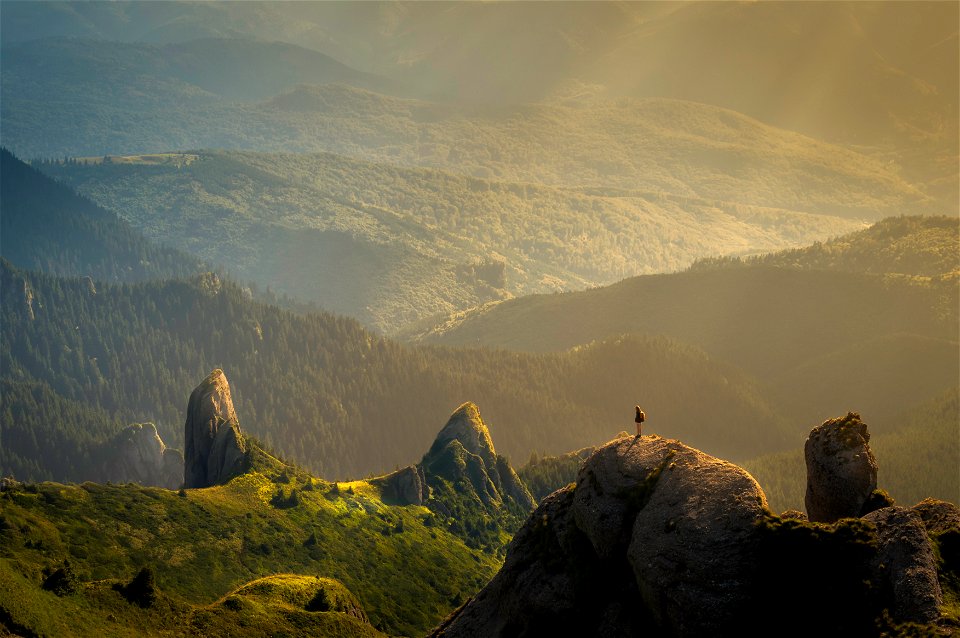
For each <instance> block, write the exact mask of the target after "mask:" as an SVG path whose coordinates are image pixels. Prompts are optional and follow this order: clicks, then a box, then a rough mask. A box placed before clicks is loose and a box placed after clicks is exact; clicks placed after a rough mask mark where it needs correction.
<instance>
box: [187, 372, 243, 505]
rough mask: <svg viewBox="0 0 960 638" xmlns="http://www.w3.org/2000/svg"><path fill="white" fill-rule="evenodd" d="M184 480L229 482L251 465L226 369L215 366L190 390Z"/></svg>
mask: <svg viewBox="0 0 960 638" xmlns="http://www.w3.org/2000/svg"><path fill="white" fill-rule="evenodd" d="M184 442H185V451H184V484H185V486H186V487H188V488H193V487H210V486H211V485H220V484H222V483H226V482H227V481H229V480H230V479H231V478H233V477H234V476H237V475H238V474H242V473H243V472H244V471H245V470H246V467H247V454H246V451H247V448H246V442H245V441H244V438H243V434H242V433H241V432H240V423H239V422H238V420H237V414H236V412H235V411H234V409H233V400H232V399H231V398H230V384H229V383H227V377H226V375H225V374H224V373H223V370H220V369H219V368H218V369H216V370H214V371H213V372H211V373H210V375H209V376H207V378H206V379H204V380H203V382H202V383H200V385H198V386H197V387H196V388H195V389H194V391H193V392H192V393H191V394H190V401H189V403H188V404H187V420H186V423H185V425H184Z"/></svg>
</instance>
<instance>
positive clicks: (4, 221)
mask: <svg viewBox="0 0 960 638" xmlns="http://www.w3.org/2000/svg"><path fill="white" fill-rule="evenodd" d="M0 209H2V211H3V214H2V215H0V255H3V257H4V258H5V259H8V260H10V261H12V262H14V263H16V264H18V265H19V266H21V267H23V268H29V269H33V270H43V271H45V272H49V273H54V274H59V275H74V276H79V275H85V276H89V277H92V278H93V279H96V280H107V281H141V280H144V279H159V278H167V277H180V276H186V275H190V274H194V273H197V272H200V271H201V270H202V267H201V264H200V261H199V260H198V259H196V258H194V257H191V256H189V255H187V254H186V253H183V252H180V251H177V250H174V249H171V248H164V247H162V244H163V242H162V241H160V242H159V245H158V244H157V243H153V242H151V241H149V240H147V239H144V237H143V236H142V235H141V234H140V233H139V232H137V231H135V230H133V229H132V228H130V226H129V225H128V224H127V223H126V222H124V221H123V220H122V219H119V218H118V217H117V215H115V214H114V213H112V212H110V211H107V210H104V209H103V208H100V207H99V206H97V205H96V204H94V203H93V202H91V201H90V200H88V199H85V198H83V197H78V196H77V195H76V193H74V191H73V189H71V188H70V187H68V186H64V185H62V184H59V183H57V182H55V181H54V180H51V179H50V178H49V177H47V176H45V175H43V174H41V173H40V172H39V171H37V170H36V169H35V168H32V167H30V166H28V165H27V164H24V163H23V162H21V161H20V160H18V159H17V158H15V157H14V156H13V155H12V154H11V153H10V152H9V151H7V150H6V149H0Z"/></svg>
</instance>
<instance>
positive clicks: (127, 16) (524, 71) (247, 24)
mask: <svg viewBox="0 0 960 638" xmlns="http://www.w3.org/2000/svg"><path fill="white" fill-rule="evenodd" d="M4 18H5V19H4V21H3V31H4V37H3V42H4V48H5V49H7V50H16V49H17V48H21V49H23V48H29V47H30V46H36V39H37V38H47V40H46V42H47V43H48V44H47V45H46V46H47V47H53V48H56V47H57V46H59V45H55V44H50V43H52V42H56V41H57V40H56V39H57V38H59V39H60V41H69V40H64V36H80V37H84V38H87V41H88V42H94V41H93V40H92V39H93V38H96V39H99V40H106V41H113V42H114V43H115V45H114V46H115V48H120V47H132V46H139V47H141V48H142V49H143V48H147V49H149V48H151V47H153V48H157V49H159V48H161V47H165V48H166V49H167V50H168V51H169V55H170V56H171V57H172V58H173V59H177V58H178V56H182V55H183V54H182V53H180V52H179V51H178V47H181V48H183V49H184V50H187V49H189V48H190V47H191V46H194V45H192V44H191V43H193V42H196V41H206V42H211V41H219V42H221V43H222V48H223V51H229V50H231V49H236V50H237V51H243V50H245V49H248V48H250V47H253V46H261V45H263V44H265V43H270V45H269V47H266V49H267V50H266V51H265V55H266V57H267V58H270V59H273V60H274V61H275V62H274V63H273V66H271V67H270V68H269V69H268V70H267V71H266V72H263V73H260V74H259V80H258V81H257V82H252V83H250V86H247V87H244V86H242V83H237V82H231V83H230V85H229V86H227V87H226V88H224V87H221V88H220V89H219V90H221V91H223V93H224V94H225V95H229V94H231V93H236V94H237V95H240V94H245V92H248V91H249V90H250V88H252V87H253V86H255V85H259V84H260V83H266V84H267V85H272V83H275V82H276V81H280V80H282V82H281V83H282V84H283V85H284V87H285V88H289V87H290V86H294V85H296V84H302V83H315V82H316V77H315V76H311V75H310V73H309V66H311V65H308V67H303V66H302V65H300V64H299V62H298V60H299V59H300V58H302V57H309V56H313V57H315V58H317V59H318V60H320V61H319V62H317V63H316V64H315V66H316V67H317V68H330V67H331V65H330V63H329V62H327V61H324V60H323V59H322V58H320V56H323V55H329V56H333V57H334V58H336V59H337V60H341V61H343V62H344V63H345V64H347V65H349V66H352V67H354V68H356V69H362V70H363V72H364V73H367V74H379V76H380V77H381V78H388V80H386V82H388V83H389V82H393V83H395V84H396V85H397V86H400V87H402V91H403V92H405V93H406V94H409V95H416V96H418V97H420V98H422V99H427V100H433V101H440V102H453V103H456V104H460V105H477V104H480V105H493V106H503V105H505V104H518V103H530V102H539V103H555V104H566V105H580V106H584V105H590V104H595V103H598V102H601V103H602V102H605V101H609V100H611V99H617V98H620V97H631V98H648V97H660V98H672V99H679V100H684V101H691V102H699V103H704V104H712V105H715V106H719V107H723V108H726V109H732V110H734V111H737V112H739V113H742V114H744V115H748V116H750V117H752V118H756V119H757V120H760V121H763V122H766V123H768V124H771V125H774V126H778V127H781V128H785V129H789V130H795V131H800V132H803V133H805V134H807V135H812V136H814V137H817V138H820V139H824V140H829V141H831V142H835V143H840V144H845V145H855V146H856V147H857V149H858V150H859V151H860V152H861V153H862V154H864V155H868V156H871V157H872V158H874V159H876V160H878V161H880V162H889V161H892V162H894V163H895V164H896V165H898V166H899V167H900V169H901V171H902V174H903V177H904V178H905V179H906V181H908V182H910V183H912V184H914V185H916V186H918V187H919V188H920V189H921V190H923V191H924V192H926V193H927V194H928V195H929V196H931V197H932V198H933V199H935V200H937V201H938V202H939V210H940V212H948V213H951V214H955V213H956V210H957V209H956V202H957V194H958V184H960V178H958V172H957V171H956V158H957V156H958V153H960V149H958V137H957V121H958V120H957V103H956V100H955V99H953V96H955V95H956V94H957V90H958V86H957V77H960V72H958V62H957V60H958V56H957V51H958V47H960V44H958V40H957V32H956V30H955V29H954V28H953V26H954V25H955V24H956V22H957V9H956V7H955V6H954V5H953V4H952V3H942V2H941V3H922V4H917V3H884V4H882V5H876V4H869V3H867V4H864V3H851V2H833V3H822V4H818V5H805V4H796V5H794V4H789V3H780V4H773V5H767V4H759V5H758V4H753V3H746V4H733V3H721V4H718V3H710V2H707V3H703V2H691V3H684V4H680V5H678V4H675V3H651V2H648V3H627V4H615V3H608V4H605V5H577V4H546V5H537V4H534V5H513V4H505V5H499V4H492V5H490V4H484V3H461V4H458V5H452V6H450V7H447V6H445V5H444V6H443V7H440V6H434V5H432V4H429V3H426V4H416V3H413V4H406V3H394V4H392V5H389V6H387V5H383V4H379V3H378V4H372V5H370V4H362V5H342V6H341V5H336V4H330V3H319V4H307V5H303V4H300V5H290V4H279V5H277V4H272V5H271V4H267V5H263V4H260V3H252V4H251V3H244V4H241V5H223V6H221V5H212V6H211V5H205V4H203V3H178V4H177V5H174V6H163V7H161V8H157V9H154V10H150V11H144V10H142V8H141V7H139V6H138V5H137V3H111V5H110V6H109V7H106V6H97V5H89V6H86V5H71V4H69V3H63V4H61V3H41V4H38V5H33V4H29V3H23V4H20V3H13V4H8V5H7V6H6V7H5V9H4ZM518 24H520V25H526V27H525V28H522V29H517V28H516V26H515V25H518ZM451 33H456V34H470V37H453V38H451V37H450V34H451ZM117 40H123V41H125V42H126V43H127V44H122V45H121V44H116V41H117ZM231 40H232V41H231ZM31 41H33V42H31ZM131 42H139V43H144V42H149V43H153V44H137V45H132V44H130V43H131ZM251 43H252V44H251ZM492 43H496V44H495V45H493V44H492ZM291 45H294V46H296V47H298V51H299V52H298V53H297V54H295V55H283V54H279V49H280V48H283V47H286V48H287V49H290V47H291ZM89 46H90V47H92V48H96V46H100V45H98V44H95V43H94V44H91V45H89ZM270 47H272V50H270ZM42 50H43V49H42V47H40V48H39V51H40V52H41V53H42ZM321 51H322V52H323V53H322V54H321V53H320V52H321ZM88 55H89V52H88V51H85V50H83V48H81V49H80V50H79V51H77V52H76V53H75V55H73V56H72V57H75V58H83V57H85V56H88ZM188 55H189V54H188ZM221 55H222V54H221V53H220V52H218V51H214V52H212V53H211V54H210V55H209V56H206V57H209V59H210V60H216V59H218V58H220V57H221ZM233 55H235V56H236V57H237V59H238V60H242V61H243V62H242V63H241V64H240V65H238V66H240V67H241V69H240V73H239V75H238V74H237V72H236V71H235V70H233V69H229V68H227V69H223V72H222V73H220V74H219V77H213V80H214V81H213V84H212V85H209V86H210V87H211V88H212V87H215V86H216V85H217V84H218V83H219V84H223V82H221V80H223V79H227V78H240V79H242V78H245V77H247V76H246V75H244V71H243V68H242V67H249V68H250V69H255V68H259V67H258V66H257V64H256V61H254V64H248V62H249V58H248V57H244V56H243V55H237V54H233ZM4 57H5V70H4V75H5V76H7V75H8V70H12V69H13V68H14V67H13V66H11V64H12V63H11V60H12V58H11V56H9V55H8V53H7V52H6V51H5V54H4ZM129 57H131V58H136V57H138V56H137V55H134V56H129ZM518 60H519V61H522V63H520V64H518V63H517V61H518ZM48 61H49V62H51V64H50V65H48V66H47V67H46V69H47V71H49V70H51V69H55V68H56V67H58V66H60V65H61V64H63V61H62V60H57V59H56V58H55V57H54V58H53V59H49V60H48ZM205 64H206V60H205V59H202V58H201V59H199V60H198V65H197V66H198V68H200V67H203V66H204V65H205ZM222 68H223V67H222V65H221V69H222ZM107 71H108V72H109V69H108V70H107ZM28 75H29V74H28ZM34 75H36V74H34ZM325 77H334V78H335V79H334V81H341V80H342V79H343V77H342V76H341V77H335V75H328V76H325ZM346 78H347V81H348V82H350V83H353V84H354V85H364V84H363V83H364V81H365V80H364V79H363V78H359V79H358V78H357V76H356V74H351V75H348V76H346ZM324 81H330V80H328V79H324ZM200 84H201V85H202V84H203V82H201V83H200ZM365 86H370V83H369V82H367V84H365ZM24 88H25V89H27V88H28V87H24ZM148 88H150V87H148ZM4 89H5V91H4V93H5V104H4V105H3V106H4V119H5V120H6V126H5V140H7V141H6V143H7V144H12V141H11V140H17V143H15V144H13V147H14V148H15V150H16V151H18V152H22V153H26V154H27V155H28V156H31V157H34V156H37V155H41V154H42V155H56V156H60V155H62V154H63V153H68V154H73V155H77V154H79V155H84V154H86V155H90V154H104V153H141V152H151V151H152V152H156V151H158V150H160V149H170V148H200V147H229V146H235V145H236V144H230V143H226V142H225V140H226V139H230V135H229V132H230V131H231V129H234V130H235V129H236V124H237V123H239V122H243V124H244V127H243V128H245V129H247V130H249V137H248V138H247V140H248V144H247V146H246V147H247V148H259V149H261V150H271V149H267V148H266V147H265V146H264V144H269V142H270V138H269V135H262V134H260V133H259V132H256V131H253V130H251V129H253V128H256V127H254V126H252V125H253V123H254V120H256V119H257V118H259V117H261V116H259V115H256V114H254V113H252V112H250V111H248V110H244V109H236V108H226V110H223V111H221V112H220V113H219V114H218V115H217V116H215V117H206V118H204V117H203V116H202V114H201V113H199V112H198V111H196V110H191V109H189V108H188V109H187V110H186V111H184V110H183V109H181V108H180V106H179V105H178V104H177V103H176V101H171V102H170V103H169V104H168V105H167V108H166V109H164V110H157V109H155V108H152V107H151V106H150V101H151V100H153V101H160V102H163V101H164V100H165V99H166V98H165V95H164V94H171V93H172V94H175V93H180V94H181V96H180V100H179V101H180V102H184V103H186V102H189V101H190V99H192V98H191V97H190V95H189V93H190V90H189V89H187V88H186V86H185V85H183V84H182V83H181V84H179V85H178V84H176V83H170V82H155V83H154V86H153V87H152V88H150V90H148V91H147V94H148V95H149V100H147V101H146V103H141V104H140V107H141V108H140V109H139V110H141V111H153V113H154V114H155V116H154V117H152V118H150V119H148V120H140V121H137V122H136V125H135V128H137V129H138V130H137V131H136V133H134V132H133V131H131V130H126V131H123V130H116V128H115V129H114V130H112V131H111V130H109V129H108V128H107V127H103V126H102V122H101V121H99V118H97V117H91V118H90V119H89V120H87V123H88V126H87V127H86V130H85V131H83V132H82V133H81V132H80V131H73V130H71V129H69V128H68V127H62V126H59V123H58V119H59V118H58V117H57V116H56V114H55V111H56V109H58V108H60V107H59V106H57V105H56V103H57V102H58V100H57V99H55V96H56V95H57V94H58V91H56V90H54V91H52V92H51V98H54V99H51V100H41V101H31V102H30V103H28V104H24V103H19V104H18V103H17V100H18V95H17V94H18V91H17V90H13V91H11V90H10V89H11V87H10V86H8V85H5V86H4ZM30 90H32V89H30ZM201 90H203V89H201ZM375 90H388V89H384V88H383V85H382V84H381V85H380V87H379V88H377V89H375ZM65 92H67V93H69V91H64V90H60V91H59V94H63V93H65ZM81 92H82V91H81ZM278 92H279V91H278ZM388 92H398V91H393V90H392V89H390V90H388ZM109 93H112V97H113V98H114V99H117V98H124V97H125V96H123V95H122V91H111V92H109ZM206 93H207V97H210V96H212V95H213V93H210V92H209V91H206ZM75 97H80V96H79V95H76V96H75ZM126 97H131V96H126ZM194 97H196V96H194ZM11 100H12V102H11ZM8 103H10V104H8ZM11 105H12V108H11ZM222 106H223V105H221V107H222ZM144 107H146V108H144ZM22 109H26V112H30V109H33V117H34V122H35V123H38V124H39V123H40V122H44V124H43V125H42V126H36V127H32V126H31V125H30V123H29V122H25V121H20V122H17V121H16V120H17V119H19V118H18V116H17V112H18V111H21V110H22ZM104 109H106V111H104ZM128 110H129V109H128ZM87 111H88V112H90V113H97V112H100V113H103V112H107V113H110V114H111V115H112V116H114V117H115V118H116V121H117V122H118V123H122V125H121V128H128V127H130V125H131V124H134V122H133V120H132V119H131V118H129V117H124V113H123V109H117V110H111V106H110V105H109V104H107V103H101V104H98V105H97V106H96V107H95V108H92V109H91V108H89V107H88V109H87ZM165 111H166V112H165ZM41 113H46V115H41ZM169 113H173V114H175V115H174V117H173V118H170V117H169V115H168V114H169ZM178 121H179V127H178V126H175V125H174V123H175V122H178ZM21 126H27V127H28V130H26V131H22V132H21V130H20V127H21ZM184 127H187V128H188V129H189V130H190V131H191V132H190V133H189V134H187V135H184V134H183V128H184ZM280 128H281V129H282V128H284V127H282V126H281V127H280ZM55 129H56V130H57V131H58V134H57V136H56V138H51V137H49V132H50V131H53V130H55ZM213 131H218V133H217V134H216V135H212V134H211V133H212V132H213ZM78 134H79V139H82V140H85V141H82V142H79V143H78ZM313 134H314V133H313V132H312V131H311V128H310V126H309V125H308V126H305V127H303V128H302V130H301V133H300V134H295V135H292V136H291V139H289V140H287V141H285V145H286V147H287V149H288V150H289V149H290V148H301V147H298V146H296V145H295V144H294V142H295V140H296V139H297V138H300V140H301V141H302V142H305V141H306V138H309V137H310V136H311V135H313ZM225 135H226V137H225ZM108 139H109V140H111V141H110V142H109V143H106V140H108ZM95 140H100V141H99V142H97V141H95ZM164 140H165V142H164ZM250 144H253V146H251V145H250ZM27 145H29V146H27ZM277 148H278V147H273V149H277ZM310 150H320V149H318V148H317V147H313V148H311V149H310ZM323 150H338V151H341V152H342V149H335V148H331V147H329V146H328V147H325V148H324V149H323ZM488 159H489V158H488ZM892 212H893V211H887V212H886V213H885V214H891V213H892ZM903 212H930V211H903Z"/></svg>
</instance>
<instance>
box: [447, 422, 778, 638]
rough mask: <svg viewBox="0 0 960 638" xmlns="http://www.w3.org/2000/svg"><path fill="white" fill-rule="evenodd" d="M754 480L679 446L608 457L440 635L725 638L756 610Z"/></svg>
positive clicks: (759, 510)
mask: <svg viewBox="0 0 960 638" xmlns="http://www.w3.org/2000/svg"><path fill="white" fill-rule="evenodd" d="M765 507H766V500H765V497H764V495H763V491H762V490H761V489H760V487H759V486H758V485H757V483H756V481H754V480H753V478H752V477H750V475H749V474H747V472H746V471H744V470H743V469H741V468H739V467H737V466H736V465H733V464H731V463H727V462H725V461H721V460H719V459H715V458H713V457H710V456H708V455H706V454H704V453H702V452H700V451H698V450H695V449H693V448H689V447H687V446H685V445H683V444H682V443H679V442H678V441H671V440H667V439H662V438H660V437H656V436H652V437H650V436H648V437H643V438H637V437H632V436H631V437H624V438H620V439H617V440H615V441H613V442H611V443H608V444H607V445H605V446H603V447H601V448H599V449H598V450H597V451H596V452H595V453H594V454H593V455H592V456H591V457H590V458H588V459H587V461H586V462H585V463H584V465H583V467H582V468H581V470H580V472H579V474H578V477H577V482H576V485H575V486H574V487H568V488H564V489H562V490H559V491H557V492H554V493H553V494H551V495H550V496H549V497H547V498H546V499H544V501H543V502H542V503H541V505H540V507H539V508H537V510H536V511H535V512H534V513H533V514H532V515H531V517H530V518H529V519H528V520H527V523H526V524H525V525H524V527H523V528H522V529H521V530H520V532H518V533H517V535H516V536H515V538H514V540H513V542H512V543H511V545H510V548H509V550H508V553H507V560H506V562H505V564H504V567H503V569H502V570H501V571H500V573H498V574H497V576H496V577H495V578H494V580H493V581H492V582H491V583H490V584H489V585H488V586H487V587H486V588H484V590H482V591H481V592H480V593H479V594H478V595H477V596H476V597H475V598H474V599H473V600H471V601H470V602H469V603H468V604H467V605H466V606H465V607H463V608H462V609H461V610H459V611H458V612H457V613H456V614H455V616H454V617H452V618H451V619H449V620H448V621H447V622H446V623H445V624H444V625H443V626H441V627H440V628H438V629H437V630H436V632H435V633H434V635H435V636H481V635H482V636H505V635H519V636H524V635H527V636H529V635H551V633H556V634H557V635H605V636H606V635H611V636H620V635H623V636H627V635H640V634H641V633H642V632H650V633H652V634H653V635H657V634H658V633H663V632H666V633H673V634H674V635H723V632H724V630H725V629H726V630H731V629H732V628H733V627H734V626H735V625H736V619H737V613H738V612H740V611H741V610H742V609H744V608H745V607H746V606H748V605H749V602H750V600H751V594H752V589H751V586H750V584H751V583H750V578H751V573H752V572H751V565H752V563H753V561H752V558H753V554H752V545H751V542H750V541H751V539H752V538H753V536H754V535H755V533H756V523H757V521H759V520H760V519H761V518H763V517H764V516H765V515H766V514H765Z"/></svg>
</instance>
